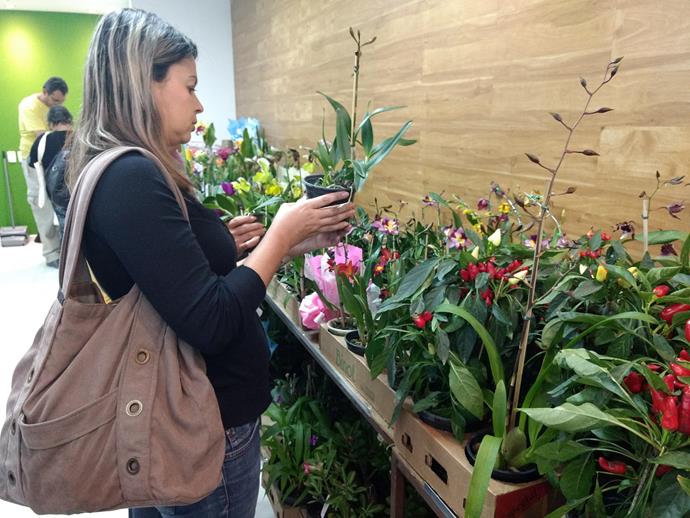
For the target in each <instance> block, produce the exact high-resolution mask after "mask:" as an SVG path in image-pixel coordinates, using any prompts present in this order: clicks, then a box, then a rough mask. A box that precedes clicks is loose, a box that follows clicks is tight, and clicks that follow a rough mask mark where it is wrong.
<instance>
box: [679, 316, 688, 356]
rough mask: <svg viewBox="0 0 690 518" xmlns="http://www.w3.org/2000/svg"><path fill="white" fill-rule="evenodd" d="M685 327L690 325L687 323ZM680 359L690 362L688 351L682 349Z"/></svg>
mask: <svg viewBox="0 0 690 518" xmlns="http://www.w3.org/2000/svg"><path fill="white" fill-rule="evenodd" d="M685 325H686V326H687V325H688V323H687V322H686V323H685ZM678 359H679V360H684V361H686V362H690V353H689V352H688V351H687V350H686V349H681V350H680V354H679V355H678Z"/></svg>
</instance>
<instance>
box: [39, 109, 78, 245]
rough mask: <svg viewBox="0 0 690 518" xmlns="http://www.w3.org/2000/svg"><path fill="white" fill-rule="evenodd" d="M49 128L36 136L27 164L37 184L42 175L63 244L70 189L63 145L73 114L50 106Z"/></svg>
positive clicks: (65, 150)
mask: <svg viewBox="0 0 690 518" xmlns="http://www.w3.org/2000/svg"><path fill="white" fill-rule="evenodd" d="M48 128H49V129H50V131H48V132H47V133H44V134H43V135H41V136H40V137H38V138H37V139H36V140H35V141H34V143H33V145H32V146H31V153H30V154H29V164H33V166H34V169H36V171H37V173H38V180H39V183H41V172H42V173H43V178H44V181H45V190H46V193H47V194H48V199H49V200H50V203H51V204H52V206H53V210H54V211H55V215H56V216H57V219H58V226H59V230H60V242H62V236H63V235H64V229H65V214H66V213H67V204H68V203H69V190H68V189H67V186H66V185H65V165H66V161H65V160H66V157H67V154H68V153H69V151H68V150H67V149H65V142H66V141H67V138H68V137H69V135H70V134H71V132H72V114H71V113H70V112H69V110H68V109H67V108H65V107H64V106H61V105H56V106H52V107H51V108H50V110H48ZM42 141H44V142H43V144H42ZM41 150H42V153H39V151H41ZM39 162H40V165H39V164H38V163H39ZM39 195H40V193H39Z"/></svg>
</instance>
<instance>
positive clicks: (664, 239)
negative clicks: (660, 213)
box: [635, 230, 688, 245]
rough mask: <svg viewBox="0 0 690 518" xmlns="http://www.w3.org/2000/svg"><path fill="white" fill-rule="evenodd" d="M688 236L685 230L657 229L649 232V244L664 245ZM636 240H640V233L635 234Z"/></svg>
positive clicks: (683, 239) (682, 239)
mask: <svg viewBox="0 0 690 518" xmlns="http://www.w3.org/2000/svg"><path fill="white" fill-rule="evenodd" d="M687 237H688V233H687V232H681V231H680V230H657V231H655V232H650V233H649V244H650V245H665V244H666V243H673V242H674V241H685V240H686V239H687ZM635 240H636V241H642V234H638V235H637V236H635Z"/></svg>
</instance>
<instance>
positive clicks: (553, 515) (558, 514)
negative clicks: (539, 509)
mask: <svg viewBox="0 0 690 518" xmlns="http://www.w3.org/2000/svg"><path fill="white" fill-rule="evenodd" d="M587 500H589V496H586V497H584V498H579V499H577V500H574V501H572V502H568V503H567V504H565V505H562V506H560V507H559V508H558V509H556V510H554V511H551V512H550V513H549V514H547V515H546V516H545V517H544V518H563V517H564V516H568V513H569V512H570V511H572V510H574V509H577V508H578V507H580V506H581V505H582V504H584V503H585V502H586V501H587Z"/></svg>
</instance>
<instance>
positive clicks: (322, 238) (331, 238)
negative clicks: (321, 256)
mask: <svg viewBox="0 0 690 518" xmlns="http://www.w3.org/2000/svg"><path fill="white" fill-rule="evenodd" d="M349 231H350V228H346V229H344V230H343V231H341V232H320V233H318V234H315V235H313V236H311V237H308V238H307V239H305V240H304V241H302V242H301V243H298V244H296V245H295V246H293V247H292V248H291V249H290V251H289V252H288V256H289V257H290V258H293V257H298V256H301V255H304V254H306V253H308V252H311V251H312V250H318V249H320V248H328V247H331V246H335V245H337V244H338V242H339V241H340V240H341V239H342V238H343V237H345V236H346V235H347V233H348V232H349Z"/></svg>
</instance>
